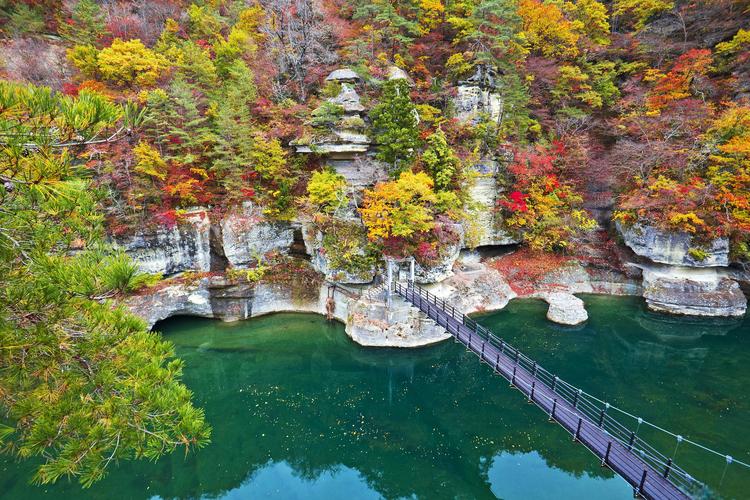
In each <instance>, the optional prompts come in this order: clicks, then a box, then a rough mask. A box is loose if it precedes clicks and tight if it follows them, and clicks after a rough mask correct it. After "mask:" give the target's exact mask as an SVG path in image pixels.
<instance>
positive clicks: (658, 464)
mask: <svg viewBox="0 0 750 500" xmlns="http://www.w3.org/2000/svg"><path fill="white" fill-rule="evenodd" d="M394 291H395V292H396V293H397V294H398V295H400V296H402V297H403V298H405V299H406V300H407V301H410V302H412V303H413V302H414V299H415V298H417V299H421V300H422V301H424V302H427V303H428V304H431V305H432V306H434V308H433V309H432V310H430V312H431V313H435V316H438V315H437V310H440V311H442V313H443V314H444V315H445V316H447V317H451V318H453V319H454V320H456V321H457V322H459V323H461V324H463V325H464V326H466V327H467V328H469V329H470V331H471V333H470V338H469V339H468V342H467V343H468V345H469V346H470V347H471V346H472V344H473V343H474V342H477V341H479V342H486V343H489V344H491V345H493V346H494V347H496V348H497V349H498V350H499V351H500V352H501V353H502V354H504V355H505V356H507V357H509V358H511V359H513V361H514V363H515V364H516V366H518V367H521V368H523V369H525V370H526V371H527V372H529V373H532V374H533V378H534V380H535V383H537V384H539V383H541V384H544V385H546V386H547V387H548V388H549V389H550V390H551V391H552V393H553V394H555V396H556V397H557V398H559V399H562V400H565V401H566V402H567V403H568V404H570V405H571V406H572V407H573V408H574V409H575V410H576V411H577V412H578V414H580V415H582V416H584V417H586V419H587V420H588V421H589V422H591V423H593V424H594V425H597V426H598V427H599V428H601V429H602V430H603V431H605V432H606V434H608V435H609V436H611V438H612V439H614V440H616V441H617V442H619V443H620V444H621V445H622V446H624V447H625V448H627V449H628V451H630V452H632V453H633V454H635V455H636V456H638V457H639V458H640V459H641V460H642V461H643V462H645V463H646V464H648V465H649V466H650V467H651V468H652V469H654V470H655V471H659V472H660V473H661V474H662V476H663V477H664V478H666V479H668V480H669V481H671V482H672V483H673V484H674V485H676V486H677V487H678V488H680V489H681V490H682V491H684V492H685V493H686V494H688V495H690V496H704V495H708V494H710V489H709V488H708V487H707V485H705V484H704V483H702V482H701V481H699V480H697V479H696V478H694V477H693V476H692V475H691V474H689V473H688V472H687V471H685V470H684V469H683V468H681V467H680V466H678V465H677V464H676V463H675V462H674V454H676V452H677V448H678V447H679V446H680V444H681V443H682V442H686V443H690V444H693V445H695V446H698V447H699V448H701V449H703V450H705V451H707V452H710V453H712V454H714V455H719V456H721V457H722V458H725V460H726V465H727V466H728V465H729V464H731V463H733V462H736V463H738V464H739V465H741V466H744V467H746V468H747V467H748V464H745V463H743V462H739V461H735V460H733V459H732V457H730V456H729V455H722V454H720V453H718V452H716V451H714V450H711V449H709V448H706V447H704V446H701V445H699V444H698V443H694V442H692V441H690V440H687V439H684V438H683V437H682V436H680V435H677V434H674V433H671V432H669V431H666V430H665V429H662V428H660V427H658V426H655V425H654V424H651V423H649V422H646V421H645V420H643V419H641V418H639V417H636V416H634V415H632V414H630V413H628V412H626V411H624V410H621V409H619V408H616V407H615V406H613V405H610V404H609V403H607V402H605V401H603V400H601V399H599V398H597V397H594V396H592V395H590V394H588V393H586V392H585V391H583V390H582V389H580V388H578V387H575V386H574V385H572V384H570V383H568V382H566V381H565V380H563V379H561V378H560V377H559V376H557V375H555V374H553V373H551V372H549V371H548V370H546V369H545V368H543V367H542V366H540V365H539V364H538V363H537V362H536V361H535V360H533V359H531V358H530V357H528V356H527V355H525V354H524V353H523V352H521V351H520V350H519V349H518V348H516V347H514V346H513V345H511V344H509V343H508V342H506V341H505V340H503V339H502V338H500V337H498V336H497V335H495V334H494V333H493V332H491V331H490V330H488V329H487V328H486V327H484V326H482V325H480V324H479V323H477V322H476V321H475V320H474V319H472V318H470V317H469V316H467V315H465V314H463V313H462V312H461V311H460V310H457V309H456V308H455V306H453V305H452V304H450V303H448V302H446V301H445V299H443V298H440V297H437V296H436V295H435V294H433V293H431V292H429V291H428V290H425V289H424V288H422V287H420V286H419V285H416V284H414V283H409V284H408V285H403V284H401V283H398V282H397V283H395V288H394ZM433 319H436V318H433ZM438 323H439V324H440V321H439V320H438ZM442 326H445V325H442ZM449 332H450V330H449ZM450 333H452V334H454V335H455V333H454V332H450ZM472 335H476V336H477V339H474V340H472V339H471V336H472ZM472 350H473V348H472ZM475 352H477V353H478V351H475ZM519 388H520V389H522V392H523V389H524V388H521V387H519ZM531 390H532V389H531V387H526V388H525V392H526V393H527V394H530V391H531ZM537 394H538V393H537ZM613 414H618V415H620V416H623V415H624V416H626V417H627V418H628V419H630V420H632V423H633V425H632V426H630V427H629V426H627V425H625V424H623V423H622V422H620V421H619V420H618V419H616V418H615V417H614V416H613ZM642 426H650V427H652V428H654V429H656V430H658V431H661V432H664V433H666V434H668V435H669V436H670V437H671V438H674V439H675V441H676V447H675V451H674V452H673V456H672V457H668V456H667V455H665V454H664V453H662V452H661V451H659V450H658V449H656V448H655V447H654V446H652V445H650V444H649V443H647V442H646V441H645V440H643V439H642V438H641V437H640V436H639V435H638V432H639V430H640V429H641V427H642ZM725 473H726V469H725Z"/></svg>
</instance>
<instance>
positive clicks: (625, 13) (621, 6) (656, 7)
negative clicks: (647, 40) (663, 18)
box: [612, 0, 674, 30]
mask: <svg viewBox="0 0 750 500" xmlns="http://www.w3.org/2000/svg"><path fill="white" fill-rule="evenodd" d="M672 8H674V2H672V1H670V0H615V1H614V3H613V10H612V15H613V16H614V17H616V18H618V20H622V21H623V24H625V25H627V26H633V27H634V28H635V29H636V30H640V29H643V27H644V26H646V23H647V22H648V21H649V20H650V19H651V18H652V17H654V16H655V15H657V14H659V13H661V12H665V11H667V10H671V9H672Z"/></svg>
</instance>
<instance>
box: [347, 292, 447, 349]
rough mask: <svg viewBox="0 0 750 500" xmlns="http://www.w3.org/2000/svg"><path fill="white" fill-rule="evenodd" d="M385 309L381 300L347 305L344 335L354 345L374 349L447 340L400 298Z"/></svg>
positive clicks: (362, 300)
mask: <svg viewBox="0 0 750 500" xmlns="http://www.w3.org/2000/svg"><path fill="white" fill-rule="evenodd" d="M391 300H392V301H391V306H390V307H387V306H386V303H385V301H384V300H382V299H380V298H374V299H373V298H370V297H367V296H365V297H363V298H361V299H359V300H356V301H354V302H352V303H351V304H350V305H349V315H348V318H347V321H346V333H347V334H348V335H349V336H350V337H351V338H352V340H354V341H355V342H356V343H358V344H360V345H364V346H373V347H393V346H398V347H419V346H424V345H429V344H434V343H436V342H440V341H442V340H445V339H447V338H450V334H449V333H447V332H446V331H445V330H444V329H443V328H442V327H440V326H438V325H437V324H436V323H435V322H434V321H432V320H431V319H428V318H427V317H426V316H424V315H423V314H421V313H420V312H419V311H418V310H417V309H415V308H413V307H411V304H409V303H408V302H406V301H404V300H403V299H401V298H400V297H397V296H393V297H392V298H391Z"/></svg>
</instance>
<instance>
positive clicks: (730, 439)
mask: <svg viewBox="0 0 750 500" xmlns="http://www.w3.org/2000/svg"><path fill="white" fill-rule="evenodd" d="M586 300H587V302H588V304H589V312H590V315H591V320H590V322H589V323H588V324H587V325H586V327H585V328H583V329H579V330H570V329H563V328H559V327H556V326H554V325H552V324H550V323H548V322H547V321H546V320H545V319H544V312H545V305H544V304H542V303H538V302H536V301H517V302H513V303H512V304H511V305H510V306H509V307H508V308H507V309H506V310H505V311H501V312H499V313H496V314H492V315H487V316H484V317H482V318H481V321H482V322H483V323H484V324H486V325H487V326H491V327H493V329H495V330H496V331H498V332H501V333H502V335H503V336H504V337H505V338H507V339H508V340H510V341H512V342H513V343H515V344H517V345H519V346H522V347H523V348H524V349H525V350H526V351H527V352H528V353H529V354H532V355H534V356H536V357H537V358H538V359H539V361H540V362H541V363H542V364H543V365H544V366H547V367H548V368H550V369H551V370H554V371H556V372H558V373H559V374H560V375H561V376H563V377H564V378H566V379H567V380H569V381H570V382H571V383H576V384H579V385H581V386H583V387H584V388H585V389H586V390H588V391H589V392H592V393H596V394H602V395H603V396H605V397H606V398H607V399H608V400H609V401H612V402H613V403H616V404H619V405H623V406H624V407H627V408H628V409H632V410H633V411H635V412H636V413H638V414H641V415H643V417H644V418H647V419H649V420H654V421H656V422H658V423H664V424H668V425H669V426H670V427H673V428H676V429H679V430H680V431H682V432H683V433H685V434H686V435H688V436H690V437H691V438H697V439H700V440H703V441H706V442H709V443H711V444H712V445H715V446H717V447H718V448H720V449H721V450H722V451H726V452H728V453H732V454H733V455H734V456H736V457H737V458H740V459H743V460H745V461H748V459H750V457H749V456H748V450H750V435H748V432H747V431H748V424H749V423H750V421H749V419H750V399H749V398H748V395H747V387H749V386H750V369H748V368H747V364H746V360H748V359H750V322H745V323H744V324H743V323H729V324H722V323H714V322H698V323H693V322H688V321H686V320H684V319H682V320H670V319H668V318H666V317H662V316H654V315H650V314H647V313H645V312H644V311H643V310H642V307H641V305H640V302H639V301H637V300H635V299H632V300H631V299H615V298H606V297H587V298H586ZM159 326H160V329H161V330H162V331H163V332H164V334H165V335H166V336H167V337H168V338H169V339H170V340H172V341H173V342H174V343H175V344H176V346H177V352H178V355H179V356H180V357H182V358H183V359H184V360H185V363H186V368H185V377H184V378H185V382H186V384H187V385H188V386H189V387H190V388H191V389H192V390H193V391H194V392H195V398H196V403H197V404H199V405H201V406H202V407H204V408H205V409H206V415H207V418H208V419H209V421H210V422H211V424H212V425H213V429H214V433H213V438H212V444H211V445H209V446H208V447H206V448H204V449H203V450H200V451H199V452H198V453H196V454H193V455H190V456H188V457H187V458H185V457H184V456H183V455H182V454H179V453H177V454H174V455H172V456H169V457H165V458H163V459H162V460H160V461H158V462H156V463H149V462H136V463H132V462H128V463H121V464H120V465H119V467H117V468H114V469H113V470H112V472H111V473H110V475H109V476H108V477H107V478H106V479H105V480H104V481H102V482H101V483H99V484H97V485H95V486H94V487H92V488H91V489H89V490H85V491H81V490H80V489H79V487H78V486H77V484H75V483H67V482H63V483H61V484H58V485H55V486H53V487H46V488H40V487H34V486H29V485H28V484H27V481H28V478H29V477H30V475H31V465H30V464H17V463H14V462H0V497H1V498H4V499H5V498H12V499H23V500H31V499H34V498H54V499H73V498H75V499H85V498H106V499H110V498H117V499H129V498H133V499H147V498H228V499H235V498H295V499H296V498H300V499H302V498H304V499H308V498H319V499H338V498H340V499H347V500H353V499H359V498H364V499H368V498H383V497H385V498H459V499H464V498H465V499H469V498H494V497H499V498H507V499H514V498H516V499H534V498H540V499H541V498H555V499H560V498H570V499H573V498H576V499H577V498H607V499H609V498H615V499H617V498H622V499H625V498H632V492H631V489H630V488H629V487H628V486H627V485H626V484H625V482H624V481H622V480H621V479H619V478H618V477H616V476H613V475H612V474H611V473H610V472H609V471H607V470H606V469H602V468H601V467H599V464H598V463H597V461H596V460H595V458H594V457H593V456H592V455H591V454H589V453H588V452H587V451H586V450H585V449H584V448H583V447H582V446H580V445H575V444H573V443H572V442H571V439H570V437H569V436H568V435H567V434H566V433H565V432H564V431H563V430H562V429H560V428H559V427H557V426H556V425H553V424H550V423H548V422H547V420H546V418H545V416H544V415H543V414H542V413H541V412H540V411H539V410H538V409H537V408H536V407H534V406H532V405H527V404H525V403H524V399H523V397H522V396H521V395H520V394H519V393H518V392H516V391H514V390H511V389H509V388H508V385H507V383H505V382H503V381H502V380H501V379H499V378H497V377H495V376H493V375H492V374H491V372H490V370H489V369H488V367H487V366H484V365H481V364H480V363H479V362H478V361H477V359H476V357H475V356H473V355H471V354H468V353H467V352H466V351H465V350H464V349H462V348H461V347H460V346H459V345H457V344H454V343H452V342H446V343H443V344H440V345H437V346H432V347H428V348H423V349H418V350H396V349H365V348H362V347H359V346H357V345H355V344H354V343H352V342H351V341H350V340H349V339H348V337H347V336H346V335H345V333H344V331H343V327H342V326H341V325H339V324H335V323H333V324H332V323H327V322H326V321H325V320H324V319H323V318H321V317H318V316H312V315H303V314H279V315H273V316H267V317H264V318H259V319H255V320H252V321H248V322H243V323H236V324H231V325H229V324H224V323H220V322H216V321H210V320H201V319H196V318H175V319H172V320H169V321H167V322H165V323H163V324H161V325H159ZM701 334H704V335H703V336H701ZM664 445H665V446H671V443H664ZM681 453H685V455H684V457H685V459H686V460H688V461H689V462H694V461H698V460H700V457H692V456H691V455H690V450H686V451H683V450H679V452H678V458H679V457H680V456H681V455H679V454H681ZM717 461H718V462H720V461H721V460H720V459H717ZM678 462H680V460H678ZM697 463H698V464H699V468H700V469H705V471H706V473H711V474H714V473H716V474H720V473H721V467H718V466H717V465H715V464H713V463H708V462H707V461H705V460H703V461H702V462H697ZM717 467H718V472H716V470H715V469H717ZM749 479H750V474H744V475H742V474H739V473H738V471H735V470H733V468H730V469H729V471H728V472H727V474H726V476H725V479H724V482H723V491H722V492H723V493H724V494H725V495H726V496H729V497H735V498H744V497H747V496H748V492H750V481H749ZM716 480H717V481H718V478H717V479H716Z"/></svg>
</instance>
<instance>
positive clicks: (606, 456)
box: [602, 441, 612, 467]
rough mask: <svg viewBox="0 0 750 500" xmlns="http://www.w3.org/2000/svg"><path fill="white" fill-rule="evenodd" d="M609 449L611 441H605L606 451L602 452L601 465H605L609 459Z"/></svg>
mask: <svg viewBox="0 0 750 500" xmlns="http://www.w3.org/2000/svg"><path fill="white" fill-rule="evenodd" d="M610 451H612V441H610V442H609V443H607V452H606V453H605V454H604V458H602V467H607V462H608V461H609V452H610Z"/></svg>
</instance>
